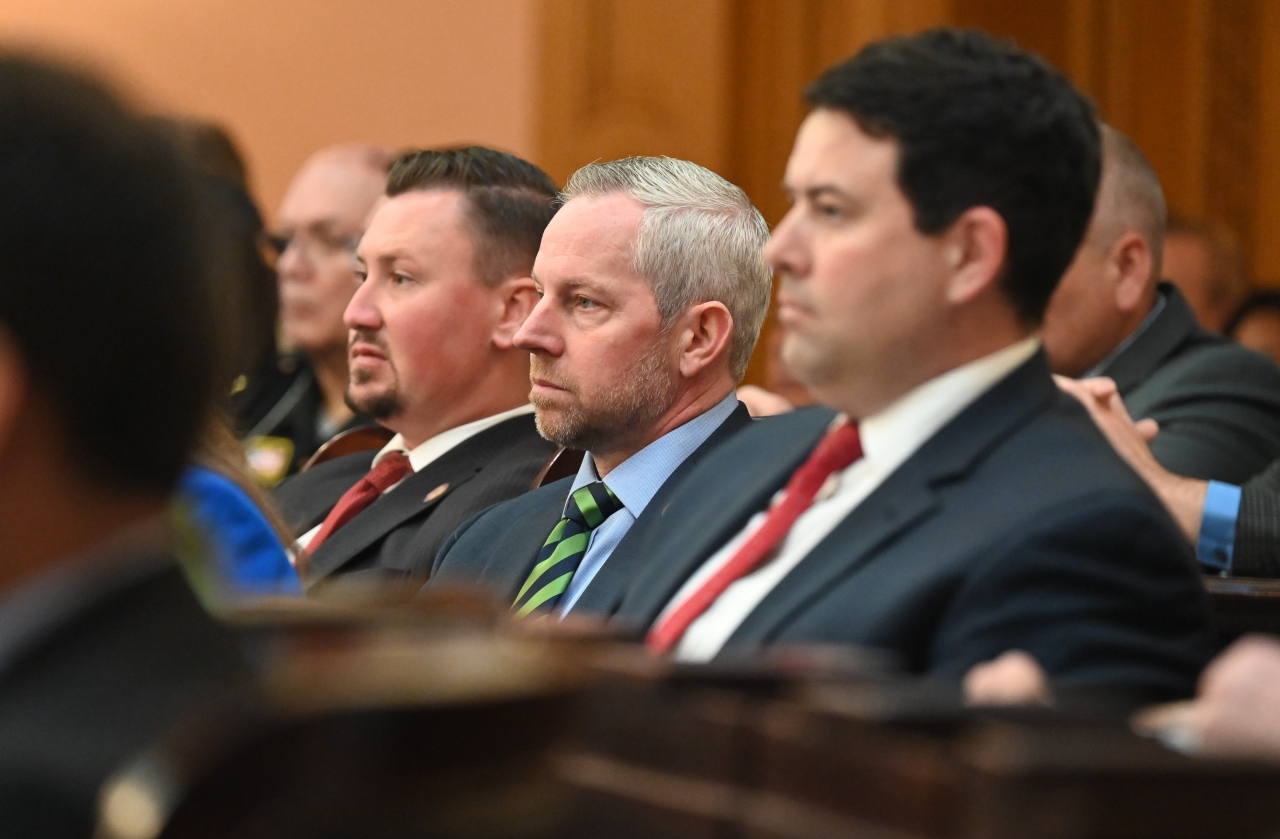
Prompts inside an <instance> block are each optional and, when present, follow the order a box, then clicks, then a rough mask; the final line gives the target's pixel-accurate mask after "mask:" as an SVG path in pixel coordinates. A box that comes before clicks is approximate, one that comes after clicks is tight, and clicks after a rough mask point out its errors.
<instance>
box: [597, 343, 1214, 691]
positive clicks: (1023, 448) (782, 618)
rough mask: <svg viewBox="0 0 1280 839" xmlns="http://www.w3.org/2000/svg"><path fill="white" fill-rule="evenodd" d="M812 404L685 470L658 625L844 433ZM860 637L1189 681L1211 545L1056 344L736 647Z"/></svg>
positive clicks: (930, 652)
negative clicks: (1084, 393) (1057, 367)
mask: <svg viewBox="0 0 1280 839" xmlns="http://www.w3.org/2000/svg"><path fill="white" fill-rule="evenodd" d="M829 417H830V415H829V414H828V413H826V412H823V411H812V410H801V411H797V412H795V413H793V414H787V415H783V416H780V417H777V418H773V419H769V420H764V421H761V422H758V423H755V424H753V425H752V426H751V427H750V428H748V429H746V430H744V431H743V432H741V433H740V434H738V435H736V436H735V437H734V438H732V439H730V440H729V441H728V442H726V443H725V444H724V445H722V446H720V447H719V448H717V449H716V450H715V451H714V452H712V453H711V454H710V456H708V457H707V458H706V460H704V461H703V462H702V463H700V464H699V465H698V467H697V468H696V469H695V470H693V472H692V473H691V474H690V475H689V476H688V477H687V478H686V479H685V480H684V481H683V482H682V483H681V484H680V486H679V487H678V488H677V489H676V491H675V493H674V494H673V495H672V497H671V499H670V501H669V502H668V503H667V504H666V505H665V511H664V514H663V516H662V520H661V521H659V522H655V523H654V525H653V526H651V527H650V528H649V530H648V533H649V536H650V538H649V539H647V540H646V543H645V544H644V545H643V546H641V550H642V551H643V552H644V553H645V554H646V555H648V556H651V557H659V558H661V561H660V562H658V561H655V562H652V563H650V564H649V565H647V566H646V567H645V568H644V570H643V572H642V573H641V574H639V575H638V576H637V577H636V579H634V580H633V581H632V584H631V586H630V588H629V590H628V594H627V596H626V597H625V598H624V600H623V602H622V604H621V605H620V606H619V608H618V610H617V612H616V613H615V615H614V618H613V621H614V623H615V624H616V625H617V626H619V627H620V628H622V629H623V630H624V631H625V630H630V631H633V632H640V631H644V630H645V629H646V628H647V627H649V626H650V625H651V624H652V623H653V621H654V619H655V618H656V617H657V615H658V614H659V612H660V611H661V610H662V609H663V607H664V606H665V605H666V604H667V603H668V601H670V600H671V598H672V597H673V596H674V595H675V594H676V592H677V590H678V589H679V588H680V586H681V585H682V584H683V583H684V581H685V580H686V579H688V577H689V576H690V575H692V574H693V573H694V572H695V571H696V570H697V569H698V568H699V567H700V566H701V565H702V564H703V563H704V562H705V561H706V560H707V559H708V558H709V557H710V556H711V555H712V554H714V553H715V552H716V550H717V549H718V548H719V547H720V546H721V545H723V544H724V543H725V542H726V541H728V540H729V539H730V538H732V537H733V536H734V535H735V534H737V533H738V532H740V531H741V530H742V528H743V527H744V526H745V525H746V523H747V520H748V519H750V518H751V516H752V515H753V514H754V513H756V512H757V511H759V510H762V509H765V507H766V506H767V505H768V503H769V499H770V498H771V497H772V496H773V494H774V493H775V492H777V491H778V490H779V489H780V488H782V487H783V486H784V485H785V484H786V482H787V480H788V478H789V477H790V476H791V474H792V473H793V472H794V471H795V469H796V468H797V467H798V466H799V465H800V464H801V463H802V462H803V461H804V460H805V458H806V457H807V456H808V455H809V452H810V451H811V450H812V449H813V447H814V445H816V443H817V441H818V440H819V439H820V438H821V437H822V435H823V433H824V432H825V430H826V428H827V425H828V420H829ZM799 643H804V644H813V643H823V644H859V645H867V646H871V647H877V648H882V649H886V650H889V651H891V652H893V653H896V655H897V657H898V658H899V659H900V661H901V663H902V665H903V666H904V667H905V668H906V669H907V670H908V671H909V672H913V673H921V674H929V675H932V676H937V677H944V678H960V677H961V676H963V675H964V674H965V673H966V672H967V671H968V670H969V668H970V667H972V666H973V665H975V664H977V663H979V662H983V661H987V660H989V659H991V658H994V657H996V656H998V655H1000V654H1001V653H1003V652H1005V651H1007V650H1011V649H1021V650H1025V651H1027V652H1029V653H1030V654H1032V655H1033V656H1035V657H1036V659H1037V660H1038V661H1039V662H1040V663H1041V665H1042V666H1043V667H1044V668H1045V670H1046V671H1047V672H1048V673H1049V675H1050V676H1051V677H1053V678H1055V679H1057V680H1060V681H1063V682H1066V683H1068V684H1071V685H1076V686H1081V687H1090V688H1100V689H1110V690H1112V691H1115V692H1118V693H1121V694H1123V695H1124V696H1125V697H1126V698H1132V699H1138V700H1150V699H1163V698H1171V697H1178V696H1189V695H1190V694H1191V693H1192V690H1193V688H1194V686H1195V681H1196V677H1197V675H1198V674H1199V672H1200V669H1201V667H1202V666H1203V665H1204V663H1205V662H1206V661H1207V660H1208V657H1209V654H1210V633H1209V607H1208V602H1207V597H1206V594H1205V591H1204V586H1203V584H1202V582H1201V579H1200V571H1199V568H1198V567H1197V565H1196V561H1195V557H1194V555H1193V553H1192V551H1191V546H1190V545H1188V544H1187V542H1186V540H1185V539H1184V538H1183V537H1182V536H1181V535H1180V534H1179V532H1178V530H1177V528H1176V527H1175V525H1174V523H1173V522H1172V520H1171V519H1170V518H1169V516H1168V513H1167V512H1166V511H1165V510H1164V508H1163V507H1162V506H1161V505H1160V503H1159V501H1157V500H1156V498H1155V496H1154V495H1152V493H1151V491H1150V489H1148V487H1147V486H1146V485H1145V484H1144V483H1143V482H1142V481H1141V480H1140V479H1139V478H1138V477H1137V475H1135V474H1134V473H1133V471H1132V470H1131V469H1129V468H1128V467H1127V466H1125V464H1124V463H1123V462H1122V461H1121V460H1120V459H1119V457H1118V456H1117V455H1116V454H1115V452H1114V451H1112V449H1111V447H1110V446H1109V445H1108V444H1107V442H1106V440H1105V439H1104V438H1103V437H1102V436H1101V434H1100V433H1099V432H1098V430H1097V428H1095V427H1094V425H1093V423H1092V422H1091V421H1090V420H1089V417H1088V416H1087V414H1086V413H1085V412H1084V410H1083V409H1082V408H1081V407H1080V405H1079V404H1078V403H1076V402H1075V401H1074V400H1073V399H1071V398H1070V397H1067V396H1065V395H1063V394H1061V393H1060V392H1059V391H1058V389H1057V388H1056V387H1055V386H1054V384H1053V381H1052V379H1051V378H1050V376H1049V368H1048V363H1047V362H1046V360H1045V358H1044V355H1043V353H1038V354H1037V355H1036V356H1034V357H1033V358H1032V359H1031V360H1029V361H1028V362H1026V363H1025V364H1023V365H1022V366H1021V367H1019V368H1018V369H1017V370H1015V371H1014V372H1013V373H1011V374H1010V375H1009V376H1007V377H1006V378H1005V379H1003V380H1002V381H1000V382H999V383H997V384H996V385H995V386H994V387H993V388H992V389H991V390H989V391H988V392H987V393H985V394H984V395H982V396H981V397H980V398H979V399H978V400H977V401H975V402H974V403H973V404H972V405H970V406H969V407H968V408H967V409H965V410H964V411H963V412H961V414H960V415H959V416H958V417H956V418H955V419H954V420H952V421H951V422H950V423H948V424H947V425H946V426H944V427H943V428H942V429H941V430H940V431H939V432H937V434H935V435H934V436H933V437H932V438H931V439H930V440H928V441H927V442H926V443H925V444H924V445H923V446H922V447H921V448H920V449H919V450H918V451H917V452H916V453H915V454H914V455H913V456H912V457H911V458H909V459H908V460H907V461H906V462H905V463H904V464H903V465H902V466H901V467H899V468H898V469H897V470H896V471H895V472H894V473H893V474H892V475H890V476H889V478H888V479H886V480H885V482H884V483H883V484H881V485H880V486H879V487H878V488H877V489H876V490H875V491H874V492H873V493H872V494H871V495H870V496H868V498H867V499H866V500H865V501H863V502H862V503H861V504H860V505H859V506H858V507H857V508H855V509H854V511H853V512H852V513H851V514H850V515H849V516H848V517H847V518H846V519H845V520H844V521H843V522H841V523H840V524H839V525H838V526H837V527H836V528H835V530H833V531H832V532H831V533H830V535H828V536H827V537H826V538H825V539H823V540H822V541H821V542H820V543H819V544H818V545H817V547H815V548H814V549H813V551H812V552H811V553H810V554H809V555H808V556H806V557H805V558H804V559H803V560H802V561H801V562H800V564H799V565H797V566H796V567H795V569H793V570H792V571H791V572H790V573H789V574H788V575H787V576H786V577H785V578H784V579H783V580H782V581H781V582H780V583H779V584H778V585H777V586H776V587H775V588H774V589H773V590H772V591H771V592H770V593H769V594H768V595H767V596H766V597H765V598H764V600H762V601H761V602H760V604H759V605H758V606H757V607H756V608H755V610H754V611H752V612H751V614H750V615H749V616H748V617H747V618H746V620H745V621H744V622H743V623H742V625H741V626H739V627H738V629H737V630H736V631H735V632H734V633H733V635H732V636H731V637H730V639H729V642H728V643H727V645H726V646H725V648H724V650H723V651H722V655H729V654H733V653H750V652H753V651H756V650H759V649H761V648H763V647H770V646H777V645H787V644H799Z"/></svg>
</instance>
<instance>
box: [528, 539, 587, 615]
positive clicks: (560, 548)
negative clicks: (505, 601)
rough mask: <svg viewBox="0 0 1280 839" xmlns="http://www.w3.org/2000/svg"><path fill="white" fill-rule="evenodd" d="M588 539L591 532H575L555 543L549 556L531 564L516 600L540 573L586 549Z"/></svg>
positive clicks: (537, 578) (540, 575) (538, 577)
mask: <svg viewBox="0 0 1280 839" xmlns="http://www.w3.org/2000/svg"><path fill="white" fill-rule="evenodd" d="M590 539H591V534H589V533H575V534H574V535H572V536H570V537H569V538H568V539H565V540H564V541H562V542H561V543H560V544H558V545H556V547H555V550H553V551H552V552H551V556H549V557H547V558H546V559H544V560H541V561H540V562H538V564H537V565H535V566H533V571H531V572H530V573H529V579H527V580H525V583H524V587H523V588H521V589H520V593H519V594H517V595H516V601H517V602H519V600H520V598H522V597H524V593H525V592H526V591H528V590H529V588H530V587H531V586H533V585H534V584H535V583H537V582H538V580H539V579H540V578H541V577H542V575H543V574H545V573H546V571H547V569H548V568H551V567H552V566H554V565H557V564H559V563H560V562H563V561H564V559H565V558H566V557H568V556H570V555H572V554H574V553H576V552H578V551H586V549H587V542H589V541H590Z"/></svg>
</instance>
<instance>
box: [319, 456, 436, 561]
mask: <svg viewBox="0 0 1280 839" xmlns="http://www.w3.org/2000/svg"><path fill="white" fill-rule="evenodd" d="M411 472H413V466H412V464H410V463H409V458H407V457H405V454H404V452H389V453H388V454H387V456H386V457H384V458H382V460H380V461H378V465H377V466H375V467H373V468H372V469H370V470H369V474H367V475H365V476H364V477H363V478H361V479H360V480H359V481H356V485H355V486H353V487H352V488H351V489H349V490H347V491H346V492H344V493H343V494H342V497H341V498H339V499H338V503H337V504H336V505H334V508H333V509H332V510H330V511H329V515H327V516H325V519H324V524H322V525H321V526H320V532H319V533H317V534H316V536H315V538H314V539H312V540H311V543H310V544H309V545H307V553H315V552H316V548H318V547H320V544H321V543H322V542H324V540H325V539H328V538H329V537H330V536H331V535H333V531H335V530H337V529H338V528H339V527H342V526H343V525H344V524H346V523H347V522H349V521H351V520H352V519H353V518H355V517H356V515H357V514H358V513H359V512H360V511H361V510H363V509H364V508H365V507H368V506H369V505H370V504H372V503H373V502H374V501H377V500H378V497H379V496H380V495H382V493H384V492H386V491H387V490H389V489H391V487H393V486H395V485H396V484H398V483H399V482H400V481H401V480H403V479H404V476H405V475H408V474H409V473H411Z"/></svg>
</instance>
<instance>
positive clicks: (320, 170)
mask: <svg viewBox="0 0 1280 839" xmlns="http://www.w3.org/2000/svg"><path fill="white" fill-rule="evenodd" d="M389 163H390V156H389V155H388V154H387V152H386V151H384V150H383V149H380V148H378V147H377V146H368V145H345V146H334V147H331V148H328V149H324V150H323V151H320V152H317V153H316V154H315V155H313V156H312V157H311V158H310V159H309V160H308V161H307V162H306V163H305V164H304V165H303V167H302V169H300V170H299V171H298V174H297V176H295V177H294V179H293V183H291V184H290V185H289V191H288V192H287V193H285V197H284V201H283V202H281V204H280V213H279V224H280V233H279V235H278V236H277V237H275V248H276V250H277V252H278V255H279V256H278V259H277V261H276V271H277V272H278V274H279V283H280V333H281V336H282V337H283V340H284V344H285V348H286V349H287V350H289V351H290V352H288V353H287V354H286V355H283V356H281V357H280V358H279V359H278V361H277V362H276V363H275V364H273V365H272V366H271V367H270V368H268V369H267V370H264V371H260V372H259V374H258V375H256V376H252V377H250V378H249V380H248V383H247V385H246V386H245V387H244V389H243V390H241V391H240V392H239V393H237V394H236V400H235V410H236V416H237V421H238V423H239V426H240V428H239V431H240V432H241V434H243V435H244V436H245V443H246V447H247V448H248V451H249V461H250V464H251V465H252V466H253V467H254V471H255V472H256V473H257V474H258V475H259V477H260V478H261V479H262V481H263V483H264V484H266V485H267V486H274V485H275V484H277V483H279V482H280V480H282V479H283V478H284V477H285V476H286V475H289V474H293V473H294V472H296V471H298V469H299V468H301V466H302V464H304V463H306V462H307V460H308V458H310V457H311V455H313V454H315V451H316V449H318V448H319V447H320V446H321V445H322V444H323V443H324V442H325V441H327V440H328V439H329V438H330V437H332V436H333V435H335V434H337V433H339V432H341V431H346V430H347V429H350V428H354V427H356V426H358V425H363V424H366V423H368V421H369V420H368V419H367V418H364V417H361V416H359V415H357V414H355V413H353V412H352V410H351V408H350V407H349V406H348V405H347V404H346V402H345V400H344V396H345V394H346V390H347V328H346V326H345V325H344V324H343V322H342V313H343V311H345V309H346V307H347V303H349V302H350V301H351V295H352V294H354V293H355V290H356V286H355V282H354V281H353V276H354V270H355V263H354V258H355V246H356V242H357V241H358V240H359V239H360V235H361V234H362V233H363V232H364V226H365V222H366V221H367V220H368V218H369V214H370V213H371V212H373V208H374V205H375V204H376V203H377V201H378V199H379V198H380V197H381V196H382V192H383V188H384V187H385V185H386V179H387V166H388V165H389Z"/></svg>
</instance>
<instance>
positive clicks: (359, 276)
mask: <svg viewBox="0 0 1280 839" xmlns="http://www.w3.org/2000/svg"><path fill="white" fill-rule="evenodd" d="M351 275H352V276H353V277H354V278H355V281H356V285H364V282H365V280H367V279H369V272H368V271H366V270H364V269H363V268H356V269H355V270H354V271H352V272H351Z"/></svg>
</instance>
